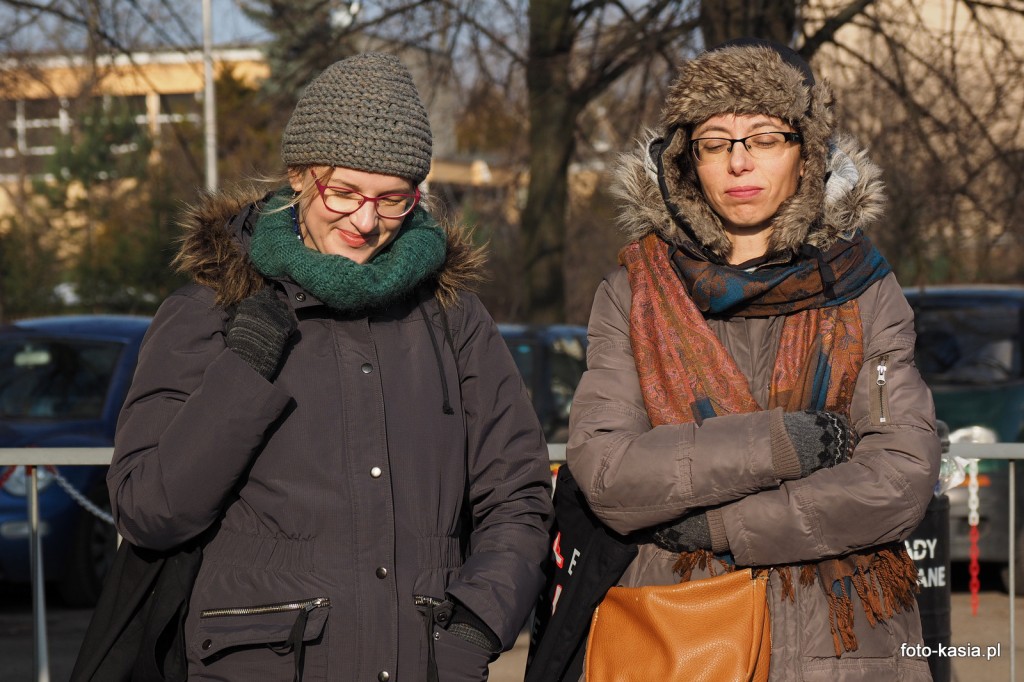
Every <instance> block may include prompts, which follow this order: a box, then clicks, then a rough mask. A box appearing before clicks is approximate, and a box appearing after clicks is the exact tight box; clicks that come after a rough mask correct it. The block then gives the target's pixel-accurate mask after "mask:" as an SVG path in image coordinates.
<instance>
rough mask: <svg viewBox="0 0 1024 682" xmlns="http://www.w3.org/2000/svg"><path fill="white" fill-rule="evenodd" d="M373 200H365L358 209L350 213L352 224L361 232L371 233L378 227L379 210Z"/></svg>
mask: <svg viewBox="0 0 1024 682" xmlns="http://www.w3.org/2000/svg"><path fill="white" fill-rule="evenodd" d="M376 208H377V207H376V206H375V205H374V203H373V202H372V201H365V202H363V205H362V206H360V207H359V208H358V209H356V210H355V211H353V212H352V213H349V214H348V217H349V220H351V221H352V226H353V227H355V228H356V229H357V230H359V233H360V234H369V233H370V232H373V230H374V229H375V228H376V227H377V211H376Z"/></svg>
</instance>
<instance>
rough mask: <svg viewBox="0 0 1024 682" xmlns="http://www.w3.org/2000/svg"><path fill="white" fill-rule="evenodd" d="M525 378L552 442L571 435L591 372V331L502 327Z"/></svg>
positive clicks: (544, 326)
mask: <svg viewBox="0 0 1024 682" xmlns="http://www.w3.org/2000/svg"><path fill="white" fill-rule="evenodd" d="M498 328H499V330H500V331H501V335H502V336H503V337H504V338H505V343H506V344H508V348H509V350H510V351H512V357H513V358H515V361H516V365H517V366H518V367H519V372H520V373H521V374H522V375H523V379H524V381H525V382H526V386H527V389H528V390H529V391H530V397H531V398H532V400H533V407H534V409H535V410H536V411H537V416H538V417H539V418H540V423H541V425H542V426H543V427H544V435H545V436H546V437H547V440H548V442H549V443H564V442H565V441H566V439H567V438H568V436H569V408H570V407H571V406H572V396H573V393H575V392H576V385H577V384H578V383H579V382H580V377H581V376H583V372H584V371H585V370H586V369H587V328H586V327H578V326H571V325H517V324H501V325H498Z"/></svg>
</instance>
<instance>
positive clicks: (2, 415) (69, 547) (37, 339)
mask: <svg viewBox="0 0 1024 682" xmlns="http://www.w3.org/2000/svg"><path fill="white" fill-rule="evenodd" d="M149 322H150V318H148V317H135V316H119V315H84V316H73V317H72V316H69V317H51V318H37V319H29V320H22V321H19V322H15V323H13V324H9V325H5V326H2V327H0V447H15V448H24V447H110V446H112V445H113V443H114V428H115V425H116V423H117V415H118V413H119V412H120V410H121V404H122V403H123V402H124V398H125V394H126V393H127V391H128V387H129V385H130V384H131V380H132V375H133V373H134V372H135V364H136V360H137V358H138V355H139V345H140V344H141V342H142V337H143V335H144V334H145V333H146V329H147V328H148V327H149ZM57 472H58V474H59V475H60V476H61V477H62V478H63V479H64V480H65V481H66V483H67V484H70V486H71V487H73V488H74V489H75V490H77V491H80V492H81V493H82V494H83V495H85V497H86V498H88V499H89V500H90V501H92V502H93V503H94V504H95V505H96V506H97V507H99V508H100V509H101V510H106V511H109V509H110V504H109V501H108V497H107V489H106V484H105V481H104V478H105V475H106V467H102V466H64V467H60V468H59V469H58V470H57ZM4 478H6V481H5V482H4V484H3V486H2V487H0V580H5V581H12V582H22V581H28V580H30V572H29V542H28V523H27V521H26V519H27V507H26V498H25V491H26V483H27V481H26V476H25V474H24V470H23V469H22V468H21V467H19V468H17V469H16V470H13V471H12V470H11V469H10V468H7V467H0V479H4ZM59 483H60V482H59V481H57V480H55V478H54V476H53V475H51V474H49V473H47V472H45V471H43V472H41V491H40V521H41V525H42V529H43V568H44V573H45V576H46V578H47V580H48V581H53V583H54V584H55V586H56V587H57V588H58V589H59V591H60V595H61V597H62V598H63V599H64V601H65V602H66V603H67V604H68V605H71V606H91V605H93V604H94V603H95V601H96V598H97V596H98V595H99V590H100V586H101V585H102V580H103V576H104V575H105V573H106V570H107V568H108V567H109V564H110V562H111V560H112V559H113V555H114V543H115V537H116V535H115V532H114V528H113V526H111V525H110V524H109V523H107V522H106V521H104V520H102V519H100V518H99V517H97V516H96V515H94V514H92V513H89V512H87V511H85V509H84V508H83V507H82V506H81V505H80V504H79V503H78V502H76V501H75V500H74V499H72V497H71V496H70V495H69V494H68V493H67V492H66V491H65V490H64V488H63V486H62V485H60V484H59Z"/></svg>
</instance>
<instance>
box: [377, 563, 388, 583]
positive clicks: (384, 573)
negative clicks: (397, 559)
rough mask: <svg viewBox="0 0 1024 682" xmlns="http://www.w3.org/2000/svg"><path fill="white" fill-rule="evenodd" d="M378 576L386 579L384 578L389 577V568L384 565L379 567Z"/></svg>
mask: <svg viewBox="0 0 1024 682" xmlns="http://www.w3.org/2000/svg"><path fill="white" fill-rule="evenodd" d="M377 577H378V578H380V579H381V580H384V578H387V577H388V569H386V568H384V567H383V566H381V567H380V568H378V569H377Z"/></svg>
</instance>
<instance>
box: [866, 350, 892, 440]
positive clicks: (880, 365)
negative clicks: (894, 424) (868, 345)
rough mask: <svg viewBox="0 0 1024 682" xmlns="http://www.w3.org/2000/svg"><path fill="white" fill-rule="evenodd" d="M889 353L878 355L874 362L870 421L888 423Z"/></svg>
mask: <svg viewBox="0 0 1024 682" xmlns="http://www.w3.org/2000/svg"><path fill="white" fill-rule="evenodd" d="M888 372H889V354H888V353H886V354H884V355H880V356H878V358H877V359H876V360H875V363H874V378H873V380H872V385H871V389H870V393H871V423H872V424H878V425H880V424H887V423H889V388H888V382H889V379H888V376H887V375H888Z"/></svg>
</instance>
